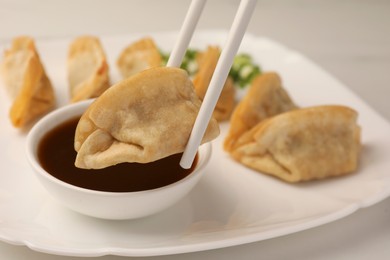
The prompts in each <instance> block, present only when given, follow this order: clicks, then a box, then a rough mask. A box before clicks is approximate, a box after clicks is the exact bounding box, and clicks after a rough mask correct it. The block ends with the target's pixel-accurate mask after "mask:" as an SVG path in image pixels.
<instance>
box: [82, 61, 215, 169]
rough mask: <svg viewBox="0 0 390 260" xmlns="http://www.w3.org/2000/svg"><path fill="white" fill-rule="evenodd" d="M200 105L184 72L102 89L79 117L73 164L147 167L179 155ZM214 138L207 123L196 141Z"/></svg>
mask: <svg viewBox="0 0 390 260" xmlns="http://www.w3.org/2000/svg"><path fill="white" fill-rule="evenodd" d="M200 105H201V101H200V99H199V98H198V97H197V96H196V94H195V92H194V89H193V84H192V82H191V80H190V79H189V77H188V75H187V73H186V72H185V71H184V70H181V69H178V68H166V67H156V68H151V69H148V70H145V71H143V72H140V73H138V74H136V75H134V76H132V77H129V78H127V79H125V80H123V81H121V82H119V83H117V84H116V85H114V86H112V87H111V88H110V89H108V90H107V91H106V92H105V93H104V94H103V95H101V96H100V97H99V98H98V99H97V100H96V101H95V102H94V103H92V105H91V106H90V107H89V108H88V109H87V111H86V112H85V113H84V114H83V116H82V117H81V119H80V121H79V123H78V126H77V129H76V134H75V150H76V151H77V152H78V154H77V158H76V162H75V165H76V166H77V167H79V168H95V169H98V168H104V167H107V166H110V165H114V164H118V163H121V162H139V163H147V162H151V161H155V160H158V159H161V158H163V157H166V156H169V155H171V154H175V153H179V152H183V151H184V148H185V146H186V144H187V140H188V138H189V135H190V132H191V130H192V127H193V123H194V122H195V118H196V116H197V114H198V111H199V108H200ZM218 134H219V127H218V123H217V121H216V120H215V119H212V120H211V121H210V123H209V126H208V128H207V131H206V133H205V135H204V137H203V140H202V142H208V141H211V140H212V139H214V138H215V137H216V136H218Z"/></svg>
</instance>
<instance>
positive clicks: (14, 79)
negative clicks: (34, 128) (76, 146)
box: [1, 36, 55, 127]
mask: <svg viewBox="0 0 390 260" xmlns="http://www.w3.org/2000/svg"><path fill="white" fill-rule="evenodd" d="M1 72H2V76H3V79H4V82H5V85H6V87H7V90H8V93H9V95H10V97H11V98H12V99H13V104H12V106H11V109H10V119H11V122H12V124H13V125H14V126H15V127H24V126H26V125H27V124H28V123H30V122H32V121H33V120H34V119H36V118H37V117H38V116H40V115H42V114H44V113H46V112H48V111H49V110H50V109H52V108H53V107H54V104H55V96H54V91H53V87H52V85H51V83H50V80H49V78H48V77H47V76H46V73H45V69H44V68H43V65H42V63H41V61H40V58H39V55H38V53H37V50H36V48H35V44H34V40H33V39H32V38H30V37H27V36H22V37H18V38H15V39H14V40H13V42H12V46H11V48H10V49H9V50H6V51H5V53H4V61H3V63H2V65H1Z"/></svg>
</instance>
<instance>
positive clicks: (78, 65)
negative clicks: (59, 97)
mask: <svg viewBox="0 0 390 260" xmlns="http://www.w3.org/2000/svg"><path fill="white" fill-rule="evenodd" d="M68 80H69V86H70V95H71V102H77V101H80V100H85V99H89V98H95V97H98V96H100V95H101V94H102V93H103V92H104V91H105V90H106V89H107V88H108V87H109V68H108V64H107V59H106V55H105V53H104V51H103V47H102V45H101V43H100V41H99V39H98V38H96V37H93V36H82V37H78V38H76V39H75V40H74V41H73V42H72V43H71V45H70V47H69V52H68Z"/></svg>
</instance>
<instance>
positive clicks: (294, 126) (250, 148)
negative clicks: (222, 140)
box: [231, 106, 361, 182]
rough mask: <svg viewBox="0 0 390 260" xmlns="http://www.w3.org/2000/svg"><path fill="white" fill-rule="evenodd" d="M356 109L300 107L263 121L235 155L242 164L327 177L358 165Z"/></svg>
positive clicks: (295, 178) (280, 173) (295, 177)
mask: <svg viewBox="0 0 390 260" xmlns="http://www.w3.org/2000/svg"><path fill="white" fill-rule="evenodd" d="M356 121H357V112H356V111H354V110H353V109H350V108H348V107H344V106H317V107H310V108H303V109H297V110H293V111H290V112H286V113H283V114H280V115H277V116H275V117H271V118H269V119H266V120H264V121H262V122H260V123H259V124H258V125H256V126H255V127H254V128H252V129H251V130H250V131H248V132H246V133H245V134H243V135H242V136H241V137H240V138H239V140H238V141H237V145H236V147H235V149H234V150H232V151H231V155H232V156H233V158H235V159H236V160H237V161H239V162H241V163H242V164H244V165H246V166H248V167H250V168H253V169H255V170H258V171H260V172H263V173H266V174H270V175H273V176H276V177H278V178H280V179H282V180H285V181H288V182H299V181H307V180H313V179H323V178H326V177H330V176H338V175H344V174H347V173H350V172H353V171H355V170H356V168H357V165H358V157H359V152H360V131H361V130H360V127H359V126H358V125H357V122H356Z"/></svg>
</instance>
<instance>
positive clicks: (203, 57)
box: [193, 46, 236, 121]
mask: <svg viewBox="0 0 390 260" xmlns="http://www.w3.org/2000/svg"><path fill="white" fill-rule="evenodd" d="M219 55H220V49H219V48H218V47H213V46H210V47H208V48H207V50H206V51H205V52H203V53H200V54H198V57H197V62H198V67H199V70H198V72H197V73H196V74H195V76H194V79H193V82H194V86H195V92H196V94H197V95H198V97H199V98H200V99H202V100H203V98H204V96H205V95H206V91H207V88H208V87H209V84H210V81H211V77H212V76H213V73H214V70H215V67H216V66H217V62H218V59H219ZM235 94H236V90H235V88H234V82H233V79H232V78H231V77H230V76H229V77H228V78H227V79H226V82H225V85H224V86H223V89H222V92H221V95H220V97H219V99H218V102H217V104H216V106H215V109H214V112H213V116H214V117H215V119H217V120H218V121H224V120H228V119H229V117H230V115H231V113H232V111H233V109H234V105H235Z"/></svg>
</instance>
